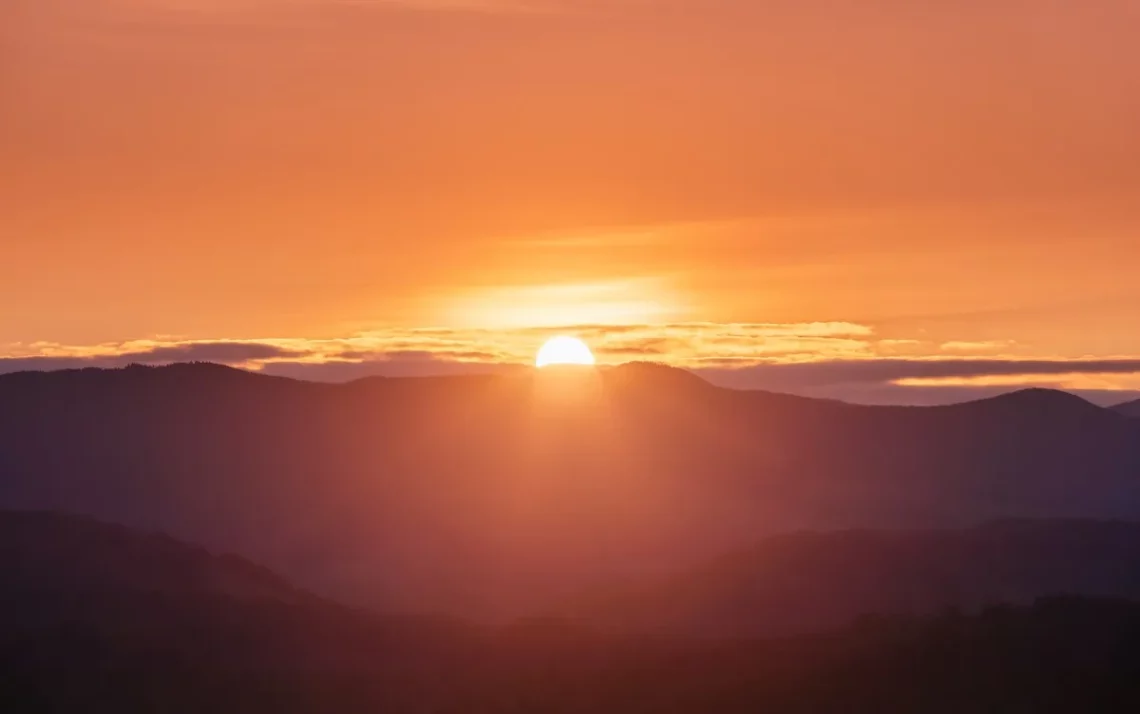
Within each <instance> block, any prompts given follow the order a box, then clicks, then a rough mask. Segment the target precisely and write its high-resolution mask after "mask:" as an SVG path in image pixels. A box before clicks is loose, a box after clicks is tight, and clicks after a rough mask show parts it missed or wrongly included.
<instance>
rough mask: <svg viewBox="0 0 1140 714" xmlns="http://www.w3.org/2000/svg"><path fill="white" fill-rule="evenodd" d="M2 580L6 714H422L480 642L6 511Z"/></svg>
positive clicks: (59, 518)
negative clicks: (351, 712)
mask: <svg viewBox="0 0 1140 714" xmlns="http://www.w3.org/2000/svg"><path fill="white" fill-rule="evenodd" d="M0 573H2V576H0V706H2V707H3V708H4V709H5V711H21V712H30V711H170V712H199V711H206V710H208V709H211V708H217V707H221V708H222V710H224V711H281V710H284V711H327V709H322V707H328V706H332V707H334V709H335V708H336V706H337V705H338V704H340V703H344V704H350V705H352V706H355V707H359V708H358V709H356V710H357V711H367V710H369V709H368V708H365V706H364V705H365V704H367V705H368V706H369V707H372V708H375V707H381V708H382V707H386V706H392V705H397V706H401V707H405V708H411V707H412V705H417V706H418V705H419V703H422V701H423V700H424V698H425V697H428V696H429V695H430V691H431V689H432V687H434V686H435V684H436V682H435V681H434V677H438V676H440V674H441V673H442V672H445V671H449V670H455V669H456V668H457V667H458V666H459V665H460V664H462V663H464V662H466V661H468V660H469V659H470V657H469V655H467V654H466V653H467V652H469V651H471V650H472V648H473V647H474V645H475V644H476V640H475V639H474V636H473V633H471V632H469V631H467V630H466V629H464V628H460V627H458V626H454V625H450V624H447V623H442V622H430V621H427V620H422V621H420V620H400V619H394V618H379V617H372V616H365V615H362V614H359V613H356V612H353V611H351V610H348V609H346V608H344V607H341V606H339V605H335V604H333V603H331V602H327V601H323V600H321V599H319V598H317V597H314V596H312V595H308V594H306V593H304V592H301V591H298V590H296V589H295V588H293V587H292V586H291V585H289V584H288V583H287V582H286V581H285V580H283V579H282V578H280V577H278V576H276V575H274V574H272V573H271V572H269V571H268V570H266V569H264V568H262V567H260V566H257V565H254V564H252V563H250V562H248V561H246V560H243V559H241V558H237V557H234V556H215V555H211V554H209V553H208V552H206V551H205V550H203V549H201V548H197V547H193V546H189V545H185V544H183V543H179V542H177V541H175V540H173V539H170V538H168V537H166V536H161V535H148V534H142V533H136V532H132V531H130V530H129V529H126V528H124V527H122V526H114V525H107V524H102V523H97V522H95V521H92V520H89V519H86V518H77V517H72V516H65V515H59V514H50V513H8V512H0ZM465 666H469V665H465ZM425 672H429V673H430V675H431V676H430V677H428V676H427V675H426V674H425ZM361 680H363V681H364V682H367V684H362V681H361ZM292 697H297V698H298V699H297V700H296V701H290V699H291V698H292Z"/></svg>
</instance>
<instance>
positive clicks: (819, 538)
mask: <svg viewBox="0 0 1140 714" xmlns="http://www.w3.org/2000/svg"><path fill="white" fill-rule="evenodd" d="M1052 595H1084V596H1095V597H1121V598H1135V599H1140V524H1136V523H1122V522H1117V523H1113V522H1095V521H1003V522H995V523H992V524H989V525H985V526H981V527H978V528H971V529H965V530H937V531H936V530H927V531H873V530H860V531H836V532H828V533H796V534H788V535H781V536H776V537H773V538H771V539H768V540H766V541H764V542H762V543H761V544H759V545H757V546H756V547H754V548H751V549H749V550H746V551H743V552H740V553H738V554H734V555H731V556H727V557H723V558H719V559H717V560H714V561H712V562H710V563H709V564H707V565H704V566H702V567H700V568H697V569H694V570H692V571H690V572H687V573H685V574H683V575H680V576H676V577H670V578H667V579H664V580H662V581H661V582H658V583H657V584H654V585H643V586H641V587H639V588H637V589H631V590H629V591H627V592H624V593H620V594H616V595H613V596H610V597H608V598H606V599H603V600H598V601H596V602H594V603H593V604H591V605H588V606H584V607H580V608H579V609H578V610H577V614H578V615H579V616H580V617H582V618H584V619H585V620H586V621H588V622H591V623H594V624H596V625H598V626H603V627H608V628H611V629H619V630H625V631H635V632H636V631H643V632H651V633H671V634H674V635H678V634H680V635H697V636H721V637H748V636H777V635H781V636H782V635H789V634H802V633H805V632H813V631H815V632H820V631H826V630H831V629H835V628H839V627H841V626H843V625H844V624H846V623H848V622H851V621H853V620H855V619H856V618H858V617H860V616H862V615H868V614H880V615H897V614H910V615H929V614H934V613H938V612H940V611H942V610H944V609H947V608H960V609H963V610H967V611H968V610H976V609H979V608H981V607H983V606H987V605H995V604H999V603H1031V602H1033V601H1034V600H1035V599H1036V598H1039V597H1045V596H1052Z"/></svg>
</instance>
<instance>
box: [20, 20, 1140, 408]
mask: <svg viewBox="0 0 1140 714" xmlns="http://www.w3.org/2000/svg"><path fill="white" fill-rule="evenodd" d="M1137 36H1140V5H1137V4H1136V3H1135V2H1134V1H1133V0H1098V1H1097V2H1088V3H1077V2H1072V1H1071V0H1065V1H1062V0H989V1H987V2H982V1H981V0H959V1H956V2H950V1H942V2H934V1H929V2H915V1H914V0H865V1H861V2H858V3H856V2H844V1H840V0H794V1H793V0H771V1H766V0H539V1H536V2H529V1H528V0H510V1H508V2H498V1H497V0H6V2H3V3H0V242H2V246H3V260H2V261H0V354H5V355H8V356H9V357H12V358H20V359H27V358H28V357H32V356H37V355H38V356H49V357H53V356H54V357H56V358H64V357H66V358H87V357H92V356H98V355H106V354H111V353H137V352H138V351H139V350H138V349H136V348H137V347H138V345H139V344H145V345H151V346H155V345H157V346H165V347H166V348H178V349H180V347H179V346H183V347H184V346H186V345H189V344H196V343H200V342H202V341H219V340H224V341H230V342H232V341H244V342H251V341H253V342H257V343H258V344H263V345H281V344H286V343H288V344H290V345H293V347H291V348H290V349H291V350H292V352H294V353H295V352H303V353H304V355H303V360H302V361H304V360H318V361H319V360H326V359H331V358H329V357H328V355H329V354H330V352H329V350H326V349H325V348H324V347H321V346H320V344H319V343H314V342H311V341H312V340H318V339H323V340H339V341H340V342H337V343H336V344H341V343H345V342H346V341H347V343H351V344H353V345H354V347H353V348H352V350H350V353H351V356H350V357H345V356H343V355H341V353H340V352H336V353H335V354H336V355H337V356H336V359H337V360H338V361H351V360H356V359H364V360H371V359H374V358H376V357H377V356H382V355H384V354H386V353H389V352H396V353H400V354H407V353H415V354H423V353H431V354H435V355H437V361H440V360H442V361H446V360H451V359H454V358H456V356H457V355H464V356H463V357H462V359H465V360H467V361H477V362H512V361H518V360H521V359H525V357H526V355H527V351H528V350H530V349H531V348H532V343H533V341H534V335H536V334H545V333H540V332H536V331H533V330H532V331H529V332H528V328H541V327H546V326H551V325H554V326H582V325H599V324H605V325H609V326H610V328H611V329H610V330H609V331H608V332H604V333H599V332H591V331H590V330H588V329H587V330H585V332H587V333H589V335H587V336H593V337H594V339H595V342H596V343H597V344H596V346H602V347H603V348H604V345H611V346H614V345H616V346H614V349H613V350H612V353H611V354H610V357H611V358H612V359H613V360H619V359H625V358H629V357H630V356H631V355H635V354H643V355H645V356H647V357H649V358H653V359H661V360H663V361H668V362H672V363H676V364H684V365H686V366H692V367H699V366H701V365H712V366H715V367H723V366H724V365H727V364H731V365H734V366H750V365H753V364H756V365H761V366H763V365H766V364H769V363H771V362H774V361H775V362H780V361H796V362H803V361H819V360H849V359H859V360H862V359H916V358H922V359H930V360H956V359H972V360H975V361H977V360H990V361H993V360H998V361H1001V360H1005V361H1017V360H1037V361H1040V360H1068V359H1080V358H1098V359H1100V360H1105V359H1111V360H1117V361H1123V363H1126V362H1127V360H1130V359H1132V358H1133V356H1137V355H1140V331H1137V330H1136V327H1135V326H1136V325H1137V324H1140V279H1138V278H1137V275H1138V273H1137V269H1136V266H1137V265H1138V264H1140V133H1138V132H1137V131H1136V127H1137V126H1140V43H1136V42H1135V41H1134V40H1135V37H1137ZM818 323H832V324H833V323H845V324H851V325H854V326H856V327H857V330H856V332H857V334H853V335H852V334H828V335H819V334H813V328H805V327H804V326H805V325H811V324H818ZM732 325H744V327H742V328H739V329H737V328H733V327H732ZM614 326H618V327H616V328H615V327H614ZM424 328H439V330H440V332H442V333H446V334H447V336H448V337H447V340H448V343H447V345H446V346H445V347H441V346H440V345H439V343H438V341H436V342H433V341H432V340H430V339H427V340H425V338H424V335H425V334H432V333H430V332H429V333H425V331H424ZM773 330H775V331H776V332H780V333H782V334H778V335H775V334H773ZM579 331H580V330H579ZM841 332H842V331H841ZM436 334H439V333H436ZM623 334H624V335H629V334H636V335H637V336H638V339H639V340H641V342H638V345H637V350H634V351H630V350H628V349H626V348H627V347H628V345H626V343H623V342H621V340H620V339H619V337H620V335H623ZM488 335H490V337H488ZM726 335H728V337H726ZM789 339H795V340H797V342H796V345H794V349H791V348H789V345H788V344H787V340H789ZM140 340H141V341H145V342H138V341H140ZM654 340H656V342H653V341H654ZM132 341H134V342H132ZM299 341H300V342H305V344H306V345H307V346H306V347H305V348H304V349H299V348H297V347H296V346H297V344H298V343H299ZM648 343H652V344H653V345H655V346H654V347H653V348H652V349H647V348H646V347H645V345H646V344H648ZM132 344H133V345H134V347H132ZM362 345H364V346H365V347H366V349H365V348H364V347H362ZM489 345H490V346H489ZM145 349H151V347H147V348H145ZM338 349H339V348H338ZM603 351H604V350H603ZM175 353H177V354H180V353H178V352H177V349H176V350H175ZM188 354H189V353H188ZM207 354H208V351H207ZM322 355H323V356H322ZM295 357H296V355H294V358H295ZM281 359H282V360H284V358H281ZM730 360H738V361H730ZM18 364H19V365H23V364H25V363H23V362H20V363H18ZM41 364H44V365H48V364H49V363H48V362H42V363H41ZM242 364H245V365H246V366H253V367H259V366H262V365H263V364H264V361H254V362H248V361H244V362H242ZM16 365H17V362H15V361H14V360H13V361H10V363H9V367H11V368H14V366H16ZM986 369H988V368H986V367H985V366H984V365H983V364H979V366H978V370H979V371H980V372H981V373H980V374H978V375H975V376H971V377H970V379H972V380H978V379H980V380H983V381H986V380H988V381H991V382H992V381H993V380H994V379H997V380H998V381H999V382H1018V383H1021V382H1024V381H1025V379H1024V378H1023V377H1021V376H1010V375H1009V374H1008V372H1009V370H1007V369H1001V370H998V371H1000V373H1001V374H1000V375H997V376H995V375H993V374H987V373H985V372H986ZM1027 369H1028V367H1027ZM1120 369H1121V370H1123V369H1125V368H1124V367H1121V368H1120ZM0 371H6V370H5V366H4V364H3V363H0ZM1077 371H1081V372H1086V371H1087V370H1086V369H1084V368H1078V369H1077ZM902 378H905V375H904V377H901V378H900V379H902ZM938 378H939V379H944V377H941V376H939V377H938ZM955 379H956V380H959V381H960V380H961V379H964V377H955ZM1042 380H1045V381H1046V383H1050V384H1062V385H1064V386H1079V387H1089V388H1107V389H1131V388H1137V387H1140V378H1137V376H1136V375H1135V374H1134V373H1129V372H1127V371H1113V372H1111V373H1096V374H1095V375H1092V376H1089V375H1085V376H1082V377H1080V378H1079V379H1077V378H1074V377H1071V376H1065V377H1056V376H1052V375H1051V376H1048V377H1047V378H1046V377H1043V376H1041V374H1040V373H1036V372H1035V373H1034V376H1033V378H1032V379H1031V380H1029V381H1031V382H1033V383H1038V382H1041V381H1042ZM887 381H888V383H891V382H892V380H887ZM907 383H908V384H909V382H907ZM763 384H764V386H773V385H771V384H769V382H767V381H765V382H764V383H763ZM775 386H779V385H778V384H776V385H775Z"/></svg>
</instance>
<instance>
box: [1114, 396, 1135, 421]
mask: <svg viewBox="0 0 1140 714" xmlns="http://www.w3.org/2000/svg"><path fill="white" fill-rule="evenodd" d="M1112 410H1113V411H1114V412H1116V413H1117V414H1123V415H1124V416H1126V417H1131V418H1134V419H1137V418H1140V399H1137V400H1135V401H1132V402H1125V403H1124V404H1117V405H1116V406H1114V407H1113V408H1112Z"/></svg>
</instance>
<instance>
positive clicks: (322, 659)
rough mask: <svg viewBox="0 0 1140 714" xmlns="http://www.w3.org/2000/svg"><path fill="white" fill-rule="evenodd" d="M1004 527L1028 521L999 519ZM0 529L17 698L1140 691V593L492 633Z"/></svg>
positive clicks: (244, 704) (76, 704)
mask: <svg viewBox="0 0 1140 714" xmlns="http://www.w3.org/2000/svg"><path fill="white" fill-rule="evenodd" d="M1009 527H1012V528H1014V529H1015V530H1019V529H1022V528H1023V527H1024V526H1022V525H1017V524H1014V525H1012V526H1006V525H1002V526H998V527H997V528H998V530H1000V531H1002V532H1005V529H1007V528H1009ZM1033 528H1034V529H1042V528H1045V527H1044V526H1039V525H1038V526H1033ZM1065 528H1066V529H1067V528H1076V529H1082V528H1085V529H1092V530H1093V531H1097V532H1101V531H1099V530H1098V529H1107V530H1104V531H1103V534H1107V533H1108V532H1109V531H1111V530H1112V529H1113V528H1125V526H1115V525H1103V526H1097V525H1094V524H1068V525H1066V526H1065ZM979 533H980V532H979ZM0 534H2V535H3V540H2V543H3V548H2V550H0V572H3V573H4V577H3V578H0V603H2V604H3V607H2V608H0V707H3V709H4V710H5V711H19V712H71V711H84V712H86V711H114V712H118V713H120V714H134V713H135V712H138V713H140V714H141V713H143V712H147V713H150V712H157V711H161V712H171V713H173V714H181V713H183V712H185V713H186V714H191V713H196V712H202V711H241V712H253V713H257V712H267V713H268V712H274V713H275V714H281V713H286V714H293V713H298V714H299V713H302V712H304V713H306V714H307V713H310V712H311V713H314V714H315V713H317V712H328V711H336V712H340V713H341V714H364V713H365V712H376V711H384V712H391V713H394V714H418V713H421V712H439V713H441V714H460V713H463V712H485V713H487V714H500V713H501V714H507V713H509V712H532V711H533V712H555V713H562V714H579V713H581V714H586V713H589V714H596V713H597V712H622V713H623V714H629V713H633V714H651V713H653V714H697V713H698V712H707V711H710V710H715V711H718V712H727V713H729V714H735V713H737V712H740V713H741V714H743V713H744V712H753V711H781V712H804V713H807V712H837V711H843V712H853V713H860V712H868V713H870V712H923V713H924V714H925V713H927V712H939V711H947V712H949V711H1003V712H1037V713H1051V712H1071V711H1130V710H1132V709H1134V708H1135V707H1136V706H1137V705H1140V687H1138V686H1137V675H1140V655H1138V654H1137V653H1138V651H1140V650H1138V648H1137V645H1138V644H1140V605H1137V604H1135V603H1129V602H1126V601H1121V600H1110V599H1087V598H1073V597H1055V598H1045V599H1038V600H1036V601H1035V602H1033V603H1031V604H1028V605H1025V606H1019V607H1012V606H1008V605H1000V606H994V607H990V608H986V609H984V610H982V611H981V612H979V613H977V614H963V613H957V612H947V613H945V614H942V615H936V616H924V617H909V616H883V617H878V618H873V619H870V618H863V619H862V620H861V621H860V622H859V623H857V624H856V625H855V626H843V627H839V628H837V629H835V630H834V631H832V632H829V633H827V634H821V635H814V636H810V637H797V638H782V639H773V640H752V639H739V638H738V639H736V640H734V641H731V642H708V641H696V640H684V639H676V638H660V637H653V638H646V637H629V636H622V637H615V636H612V635H600V634H598V633H596V632H591V631H590V630H587V629H581V628H578V627H575V626H573V625H571V624H568V623H565V622H558V621H554V620H531V621H527V622H521V623H518V624H516V625H513V626H511V627H507V628H504V629H499V630H485V629H483V630H480V629H474V628H467V627H462V626H459V625H455V624H452V623H441V622H429V621H425V620H401V619H393V618H386V617H379V616H375V615H368V614H364V613H361V612H359V611H354V610H349V609H346V608H344V607H340V606H338V605H335V604H333V603H331V602H328V601H326V600H322V599H320V598H316V597H313V596H311V595H308V594H306V593H304V592H302V591H300V590H298V589H296V588H294V587H293V586H291V585H290V584H289V583H288V582H286V581H285V580H284V579H283V578H281V577H279V576H277V575H274V574H273V573H271V572H269V571H267V570H265V569H264V568H261V567H259V566H257V565H253V564H252V563H249V562H248V561H245V560H243V559H240V558H235V557H232V556H215V555H211V554H210V553H208V552H207V551H205V550H203V549H201V548H198V547H193V546H189V545H185V544H182V543H179V542H177V541H174V540H172V539H170V538H168V537H165V536H157V535H147V534H143V533H137V532H132V531H129V530H127V529H124V528H122V527H120V526H111V525H106V524H100V523H96V522H93V521H91V520H89V519H86V518H74V517H70V516H63V515H58V514H47V513H0ZM1103 534H1102V535H1103ZM821 537H826V536H821ZM882 537H884V538H888V537H887V536H882ZM1030 540H1040V539H1039V538H1037V539H1034V538H1031V539H1030ZM1045 540H1048V539H1045ZM1094 541H1095V542H1096V543H1098V544H1099V545H1101V546H1107V545H1110V544H1111V543H1115V542H1118V541H1117V539H1116V538H1115V537H1109V536H1107V535H1105V536H1104V537H1098V538H1091V540H1090V541H1089V542H1090V543H1092V542H1094ZM766 547H767V546H766ZM924 547H925V546H924ZM1083 554H1085V553H1068V554H1067V555H1083ZM1104 556H1105V553H1103V552H1101V553H1100V554H1099V557H1104ZM809 567H811V566H809Z"/></svg>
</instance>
